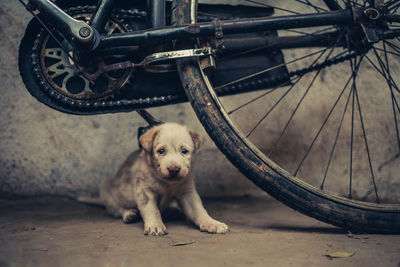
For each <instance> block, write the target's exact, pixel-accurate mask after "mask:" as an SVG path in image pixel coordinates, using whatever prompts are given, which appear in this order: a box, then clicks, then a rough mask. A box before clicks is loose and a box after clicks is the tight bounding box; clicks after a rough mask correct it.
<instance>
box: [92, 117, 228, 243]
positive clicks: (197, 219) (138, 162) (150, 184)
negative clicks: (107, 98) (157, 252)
mask: <svg viewBox="0 0 400 267" xmlns="http://www.w3.org/2000/svg"><path fill="white" fill-rule="evenodd" d="M139 143H140V145H141V146H142V149H141V150H140V151H136V152H133V153H132V154H131V155H130V156H129V157H128V158H127V160H126V161H125V162H124V163H123V165H122V166H121V168H120V169H119V171H118V172H117V174H116V175H115V176H114V177H112V178H110V179H107V180H105V181H104V182H103V183H102V184H101V186H100V198H101V202H102V203H103V204H104V205H105V206H106V208H107V210H108V212H109V213H111V214H112V215H114V216H117V217H122V219H123V221H124V222H125V223H131V222H134V221H136V220H137V219H138V216H139V213H140V215H141V217H142V218H143V221H144V234H145V235H158V236H161V235H165V234H167V228H166V227H165V225H164V223H163V221H162V219H161V211H163V210H164V209H165V208H167V206H168V205H169V204H170V203H171V202H172V201H174V200H176V201H177V203H178V205H179V207H180V208H181V210H182V212H183V213H184V214H185V215H186V217H187V218H188V219H190V220H191V221H193V222H194V224H196V225H197V226H198V227H199V228H200V231H206V232H209V233H220V234H223V233H226V232H227V231H228V226H227V225H226V224H224V223H221V222H219V221H217V220H214V219H213V218H211V217H210V216H209V215H208V213H207V211H206V210H205V209H204V207H203V204H202V202H201V199H200V197H199V194H198V193H197V191H196V188H195V183H194V176H193V164H194V156H195V153H196V151H197V150H198V149H199V147H200V138H199V135H198V134H197V133H196V132H194V131H192V130H189V129H187V128H186V127H185V126H182V125H179V124H176V123H164V124H161V125H159V126H155V127H153V128H151V129H150V130H148V131H147V132H146V133H145V134H143V135H142V136H141V137H140V138H139Z"/></svg>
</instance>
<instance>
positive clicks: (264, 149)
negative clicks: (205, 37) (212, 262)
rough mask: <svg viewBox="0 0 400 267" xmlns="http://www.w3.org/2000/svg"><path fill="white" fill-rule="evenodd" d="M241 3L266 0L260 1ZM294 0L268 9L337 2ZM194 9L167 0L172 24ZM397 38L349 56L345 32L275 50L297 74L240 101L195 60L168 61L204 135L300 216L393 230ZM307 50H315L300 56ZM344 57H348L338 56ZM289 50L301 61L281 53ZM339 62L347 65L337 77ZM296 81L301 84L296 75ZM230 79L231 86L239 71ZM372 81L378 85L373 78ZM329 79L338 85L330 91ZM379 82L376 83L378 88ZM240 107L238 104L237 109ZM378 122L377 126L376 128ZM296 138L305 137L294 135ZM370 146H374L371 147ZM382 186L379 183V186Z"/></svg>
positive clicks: (398, 226) (396, 220) (398, 221)
mask: <svg viewBox="0 0 400 267" xmlns="http://www.w3.org/2000/svg"><path fill="white" fill-rule="evenodd" d="M247 2H253V3H256V4H261V5H266V4H263V3H261V1H247ZM293 2H298V4H300V5H304V8H302V9H300V11H293V9H290V10H289V8H286V7H282V6H281V4H282V5H283V3H284V2H282V1H280V2H279V5H280V6H279V7H274V8H275V11H281V12H288V13H303V12H304V13H306V12H310V10H313V11H314V12H320V11H327V10H328V8H337V7H339V8H343V7H344V6H343V5H342V4H338V5H337V6H336V7H335V6H334V7H332V6H330V7H327V6H319V5H317V4H312V3H311V2H310V1H291V2H290V7H293V6H294V5H293ZM320 2H322V1H320ZM320 2H318V3H320ZM330 2H331V1H330ZM364 2H365V3H364ZM367 2H372V1H360V2H357V1H348V2H347V3H348V4H351V5H357V6H361V7H362V6H364V5H366V3H367ZM391 2H392V3H393V6H390V7H388V8H389V12H390V13H391V14H393V12H397V10H398V8H399V6H400V4H399V3H398V1H391ZM268 3H271V1H269V2H268ZM277 3H278V2H277ZM340 3H344V1H342V2H340ZM268 6H270V5H268ZM196 7H197V6H196V1H194V0H192V1H190V0H186V1H184V0H175V1H174V2H173V6H172V16H173V19H174V20H175V23H176V24H178V25H181V24H190V23H194V22H195V21H196V18H195V15H196ZM398 25H399V24H398V23H392V24H391V25H388V27H389V26H390V27H393V28H397V27H398ZM329 28H332V27H322V28H317V29H301V30H295V31H291V33H294V34H299V35H300V36H304V35H310V34H311V35H312V34H313V33H315V32H317V31H318V32H321V31H324V30H326V31H329ZM340 30H341V32H342V33H343V34H342V36H343V35H348V36H349V34H348V32H349V31H350V29H349V28H347V27H343V28H341V29H340ZM279 34H281V32H279ZM348 39H349V38H347V40H348ZM398 41H399V38H398V37H396V38H394V39H393V40H385V41H382V42H379V43H376V44H373V45H372V46H370V47H368V49H362V50H361V51H359V52H357V53H356V54H355V55H354V54H352V52H353V51H354V48H353V47H352V46H353V45H354V43H355V42H354V41H353V40H348V44H349V45H348V46H345V47H343V48H338V47H336V46H332V47H325V48H324V49H323V50H322V51H321V52H319V53H315V52H314V50H313V49H321V48H305V49H299V50H296V51H294V50H288V51H284V55H285V58H286V62H294V64H293V65H291V66H289V67H290V68H294V71H292V73H297V74H296V75H293V77H291V83H290V84H288V85H283V86H280V87H277V88H272V89H266V90H265V92H261V93H260V92H258V93H249V94H245V95H241V96H240V99H239V100H238V99H234V100H231V98H232V97H229V98H223V99H221V98H218V96H217V94H216V93H215V88H213V85H212V82H211V81H210V79H209V77H208V76H207V74H206V73H205V71H203V70H202V68H201V67H200V64H199V62H198V60H194V59H181V60H178V61H177V65H178V70H179V74H180V78H181V82H182V84H183V87H184V88H185V91H186V94H187V96H188V99H189V100H190V103H191V104H192V107H193V109H194V110H195V112H196V114H197V116H198V118H199V120H200V121H201V123H202V124H203V126H204V127H205V129H206V131H207V133H208V134H209V135H210V137H211V138H212V140H213V141H214V142H215V143H216V145H217V146H218V148H219V149H220V150H221V151H222V152H223V153H224V154H225V155H226V157H227V158H228V159H229V160H230V161H231V162H232V163H233V164H234V165H235V166H236V167H237V168H238V169H239V170H240V171H241V172H242V173H243V174H244V175H246V176H247V177H248V178H249V179H250V180H251V181H252V182H254V183H255V184H256V185H257V186H258V187H260V188H261V189H263V190H264V191H266V192H267V193H269V194H270V195H272V196H273V197H274V198H276V199H277V200H279V201H281V202H283V203H285V204H287V205H288V206H290V207H292V208H294V209H296V210H298V211H300V212H302V213H304V214H306V215H309V216H311V217H314V218H316V219H319V220H321V221H324V222H327V223H330V224H333V225H336V226H339V227H342V228H344V229H348V230H351V231H356V232H369V233H400V205H398V204H396V203H399V202H396V201H395V199H396V196H398V192H399V191H398V190H397V192H396V188H400V183H399V179H398V178H399V177H398V176H399V175H398V170H399V164H398V160H399V155H400V153H399V151H400V138H399V129H398V128H399V127H398V124H399V117H400V109H399V104H398V103H399V93H400V90H399V87H397V82H398V81H397V79H398V77H399V75H398V74H399V70H400V68H399V62H398V61H397V62H396V58H395V60H394V61H393V57H399V56H400V45H399V42H398ZM183 45H188V44H183ZM192 45H193V44H192ZM305 53H307V54H305ZM305 55H306V56H305ZM307 55H316V57H314V58H312V57H311V56H310V57H311V59H310V58H307V60H303V59H304V58H306V57H307ZM343 55H348V56H346V57H345V58H344V59H343V60H342V59H340V58H341V57H342V56H343ZM289 57H294V58H301V59H302V60H292V59H290V60H289ZM331 59H333V60H335V59H340V60H337V61H338V62H337V64H336V63H335V65H334V66H330V68H329V70H328V71H329V72H327V71H326V69H325V68H323V67H326V66H325V65H330V64H325V65H324V64H323V63H327V62H329V60H331ZM397 60H398V58H397ZM310 62H311V63H310ZM307 63H308V65H307V66H308V68H307V69H306V70H308V71H303V72H301V71H298V72H296V70H299V69H302V68H303V70H304V64H307ZM217 64H218V59H217ZM287 64H288V63H287ZM316 66H318V67H316ZM345 68H347V69H348V71H347V73H345V74H346V75H342V72H343V71H345ZM371 73H374V74H373V76H372V74H371ZM395 73H397V75H396V74H395ZM343 76H344V77H343ZM371 77H372V78H373V79H375V78H376V77H379V78H381V81H379V82H378V81H376V80H374V83H371V82H370V81H371V79H370V78H371ZM341 80H342V81H341ZM303 81H306V82H307V83H301V82H303ZM316 81H317V82H316ZM324 81H325V82H324ZM236 82H237V83H238V84H239V83H240V82H243V79H239V80H238V81H236ZM231 84H232V83H231ZM374 84H375V85H376V86H377V87H378V88H377V89H379V90H376V88H374V86H372V85H374ZM315 85H319V90H315V89H313V86H315ZM333 85H335V86H337V87H339V88H336V89H335V90H334V89H332V88H333ZM360 85H363V87H362V88H361V86H360ZM383 85H385V87H384V88H385V89H383V87H382V88H381V86H383ZM325 87H327V89H326V88H325ZM296 88H297V89H296ZM368 90H370V91H371V90H375V91H372V93H371V92H368ZM311 92H312V93H314V95H315V96H314V97H311ZM368 93H369V94H368ZM267 96H268V97H267ZM371 96H373V97H371ZM233 98H235V97H233ZM309 99H310V100H309ZM261 100H264V102H263V103H262V102H261ZM384 100H385V101H386V103H387V105H385V102H384ZM240 101H241V103H240V104H238V102H240ZM306 101H309V103H308V104H306ZM282 103H284V104H285V105H282ZM327 103H330V104H329V105H328V104H327ZM234 105H236V106H234ZM252 106H253V107H252ZM276 107H280V108H281V109H280V110H279V109H278V108H276ZM244 109H247V111H246V112H239V111H243V110H244ZM300 110H301V112H300ZM381 111H387V114H388V115H385V116H383V115H381ZM273 113H275V114H273ZM249 114H251V117H250V118H249V116H248V115H249ZM272 115H275V117H274V116H272ZM372 115H376V116H372ZM257 116H258V117H257ZM267 119H268V121H267ZM373 119H375V120H373ZM380 129H383V133H378V132H379V131H378V130H380ZM257 131H258V132H260V133H259V137H258V138H257V136H256V132H257ZM307 134H308V135H307ZM324 134H325V135H324ZM296 135H297V137H296ZM260 136H261V137H260ZM304 140H307V145H304V143H302V142H301V141H303V142H305V141H304ZM297 141H298V142H299V143H300V144H297V143H298V142H297ZM373 148H374V149H376V150H379V151H372V150H373ZM311 152H314V154H315V156H312V153H311ZM323 152H325V153H323ZM296 160H297V163H295V161H296ZM364 161H365V162H364ZM361 162H364V163H361ZM335 165H336V167H334V166H335ZM362 176H365V177H362ZM334 178H337V179H338V180H336V181H335V180H334ZM361 178H365V179H361ZM344 179H345V181H343V180H344ZM384 185H387V187H388V188H386V189H384ZM343 188H344V189H343Z"/></svg>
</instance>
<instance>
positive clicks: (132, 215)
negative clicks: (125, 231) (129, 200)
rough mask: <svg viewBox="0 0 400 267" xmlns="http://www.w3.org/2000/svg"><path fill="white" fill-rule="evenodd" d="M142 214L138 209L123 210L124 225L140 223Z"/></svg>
mask: <svg viewBox="0 0 400 267" xmlns="http://www.w3.org/2000/svg"><path fill="white" fill-rule="evenodd" d="M139 218H140V214H139V210H138V209H122V220H123V221H124V223H135V222H137V221H139Z"/></svg>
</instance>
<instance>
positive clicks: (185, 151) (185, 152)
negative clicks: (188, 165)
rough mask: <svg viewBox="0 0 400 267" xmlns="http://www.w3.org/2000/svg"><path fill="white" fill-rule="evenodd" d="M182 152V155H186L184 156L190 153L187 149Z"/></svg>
mask: <svg viewBox="0 0 400 267" xmlns="http://www.w3.org/2000/svg"><path fill="white" fill-rule="evenodd" d="M181 152H182V154H184V155H186V154H187V153H189V151H188V150H187V149H185V148H182V150H181Z"/></svg>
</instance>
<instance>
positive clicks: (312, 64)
mask: <svg viewBox="0 0 400 267" xmlns="http://www.w3.org/2000/svg"><path fill="white" fill-rule="evenodd" d="M328 49H329V48H325V49H324V51H322V53H321V54H320V55H319V56H318V57H317V58H316V59H315V60H314V61H313V63H311V65H310V67H311V66H314V65H315V63H316V62H317V61H318V60H319V59H320V58H321V57H322V56H323V55H324V53H325V52H326V51H327V50H328ZM331 52H332V51H331ZM319 72H320V70H318V71H317V75H315V76H314V78H313V81H312V82H311V84H312V83H314V81H315V79H316V77H317V76H318V74H319ZM302 77H304V75H303V76H301V77H300V78H299V79H298V80H297V81H296V82H295V83H294V84H293V85H292V86H291V87H290V88H289V89H288V90H287V91H286V92H285V93H284V94H283V95H282V96H281V97H280V98H279V99H278V101H277V102H276V103H275V104H274V105H273V106H272V107H271V108H270V109H269V110H268V111H267V112H266V113H265V114H264V116H263V117H262V118H261V119H260V120H259V121H258V122H257V123H256V125H255V126H254V127H253V128H252V129H251V130H250V132H249V133H248V134H247V135H246V137H247V138H248V137H249V136H250V135H251V134H252V133H253V132H254V130H255V129H256V128H257V127H258V126H259V125H260V124H261V123H262V122H263V121H264V120H265V119H266V118H267V117H268V115H269V114H270V113H271V112H272V111H273V110H274V109H275V107H276V106H277V105H278V104H279V103H280V102H281V101H282V99H284V98H285V97H286V96H287V94H288V93H289V92H290V91H291V90H292V88H293V87H294V86H295V85H296V84H297V83H298V82H299V81H300V80H301V78H302ZM310 87H311V86H309V88H308V89H307V90H306V92H307V91H309V89H310Z"/></svg>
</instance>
